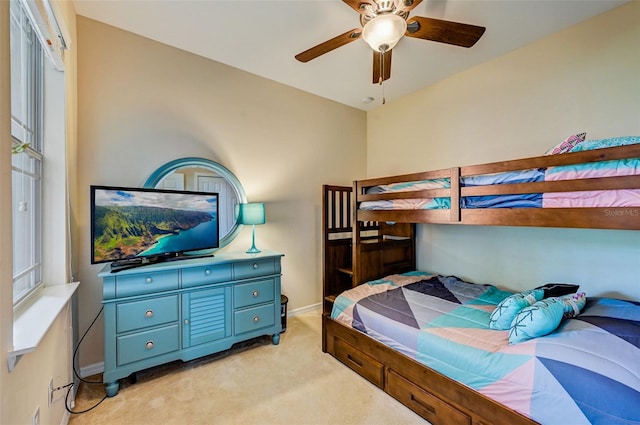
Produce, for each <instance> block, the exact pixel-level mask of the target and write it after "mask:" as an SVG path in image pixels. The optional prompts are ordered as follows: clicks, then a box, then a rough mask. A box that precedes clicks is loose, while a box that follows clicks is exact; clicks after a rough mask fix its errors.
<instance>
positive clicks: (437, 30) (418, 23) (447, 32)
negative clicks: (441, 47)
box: [405, 16, 486, 47]
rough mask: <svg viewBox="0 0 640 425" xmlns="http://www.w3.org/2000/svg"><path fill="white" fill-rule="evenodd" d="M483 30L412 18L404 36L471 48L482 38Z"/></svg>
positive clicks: (419, 17)
mask: <svg viewBox="0 0 640 425" xmlns="http://www.w3.org/2000/svg"><path fill="white" fill-rule="evenodd" d="M485 29H486V28H485V27H478V26H475V25H469V24H462V23H459V22H452V21H443V20H442V19H433V18H425V17H423V16H414V17H412V18H411V19H409V20H408V21H407V32H406V33H405V35H406V36H408V37H414V38H421V39H423V40H430V41H437V42H439V43H447V44H453V45H455V46H461V47H471V46H473V45H474V44H476V41H478V40H479V39H480V37H482V34H484V31H485Z"/></svg>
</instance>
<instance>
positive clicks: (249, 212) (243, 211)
mask: <svg viewBox="0 0 640 425" xmlns="http://www.w3.org/2000/svg"><path fill="white" fill-rule="evenodd" d="M238 223H239V224H251V225H252V226H253V235H252V243H251V248H249V249H248V250H247V254H256V253H258V252H260V250H259V249H258V248H256V224H264V223H266V217H265V214H264V204H263V203H262V202H251V203H248V204H240V205H238Z"/></svg>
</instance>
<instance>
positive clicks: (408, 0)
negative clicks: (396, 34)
mask: <svg viewBox="0 0 640 425" xmlns="http://www.w3.org/2000/svg"><path fill="white" fill-rule="evenodd" d="M420 3H422V0H402V1H401V2H400V5H401V6H404V7H403V10H404V11H406V12H409V11H410V10H413V9H414V8H415V7H416V6H417V5H419V4H420Z"/></svg>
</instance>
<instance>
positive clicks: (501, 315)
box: [489, 289, 544, 331]
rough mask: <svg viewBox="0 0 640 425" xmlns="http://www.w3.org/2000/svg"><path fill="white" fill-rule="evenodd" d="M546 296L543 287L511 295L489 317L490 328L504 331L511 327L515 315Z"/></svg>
mask: <svg viewBox="0 0 640 425" xmlns="http://www.w3.org/2000/svg"><path fill="white" fill-rule="evenodd" d="M542 298H544V290H543V289H532V290H530V291H524V292H519V293H517V294H513V295H509V296H508V297H507V298H505V299H504V300H502V301H500V303H499V304H498V305H497V306H496V308H495V309H494V310H493V312H492V313H491V316H490V317H489V328H491V329H495V330H499V331H504V330H507V329H509V327H510V326H511V322H513V319H514V317H516V315H517V314H518V313H519V312H520V310H522V309H523V308H525V307H529V306H530V305H533V304H535V303H536V301H540V300H541V299H542Z"/></svg>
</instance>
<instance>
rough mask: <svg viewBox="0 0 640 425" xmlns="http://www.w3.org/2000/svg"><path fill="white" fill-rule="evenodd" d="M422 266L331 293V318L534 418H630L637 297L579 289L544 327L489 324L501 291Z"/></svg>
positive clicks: (636, 388) (637, 353) (637, 360)
mask: <svg viewBox="0 0 640 425" xmlns="http://www.w3.org/2000/svg"><path fill="white" fill-rule="evenodd" d="M511 294H512V293H511V292H508V291H502V290H500V289H498V288H496V287H495V286H492V285H482V284H473V283H469V282H465V281H462V280H460V279H458V278H456V277H453V276H439V275H433V274H429V273H423V272H411V273H405V274H402V275H392V276H388V277H386V278H383V279H380V280H376V281H371V282H369V283H366V284H363V285H359V286H358V287H356V288H353V289H351V290H349V291H346V292H345V293H343V294H342V295H340V296H339V297H337V299H336V301H335V303H334V307H333V312H332V315H331V317H332V318H333V319H335V320H337V321H339V322H341V323H343V324H344V325H346V326H349V327H353V328H355V329H357V330H359V331H361V332H363V333H366V334H368V335H369V336H371V337H372V338H374V339H376V340H378V341H380V342H382V343H384V344H386V345H388V346H390V347H392V348H394V349H395V350H397V351H400V352H402V353H404V354H405V355H407V356H409V357H411V358H413V359H416V360H417V361H419V362H421V363H423V364H425V365H427V366H429V367H430V368H432V369H434V370H437V371H439V372H440V373H442V374H444V375H447V376H449V377H451V378H453V379H455V380H457V381H459V382H461V383H463V384H465V385H467V386H469V387H471V388H473V389H474V390H476V391H478V392H480V393H482V394H484V395H486V396H488V397H490V398H492V399H494V400H496V401H498V402H500V403H502V404H504V405H506V406H508V407H510V408H511V409H513V410H516V411H518V412H520V413H522V414H524V415H525V416H528V417H530V418H532V419H533V420H535V421H537V422H539V423H541V424H562V425H578V424H603V425H604V424H606V425H618V424H619V425H622V424H626V425H629V424H640V303H638V302H632V301H625V300H618V299H612V298H588V300H587V303H586V306H585V308H584V310H583V311H582V313H581V314H580V315H578V316H576V317H574V318H571V319H565V320H563V322H562V323H561V324H560V326H559V327H558V328H557V329H556V330H555V331H554V332H552V333H550V334H549V335H546V336H543V337H540V338H534V339H531V340H529V341H525V342H521V343H517V344H509V340H508V334H509V331H508V330H505V331H500V330H492V329H490V328H489V316H490V315H491V312H492V311H493V310H494V309H495V307H496V306H497V305H498V304H499V303H500V301H502V300H503V299H505V298H506V297H508V296H509V295H511Z"/></svg>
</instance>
